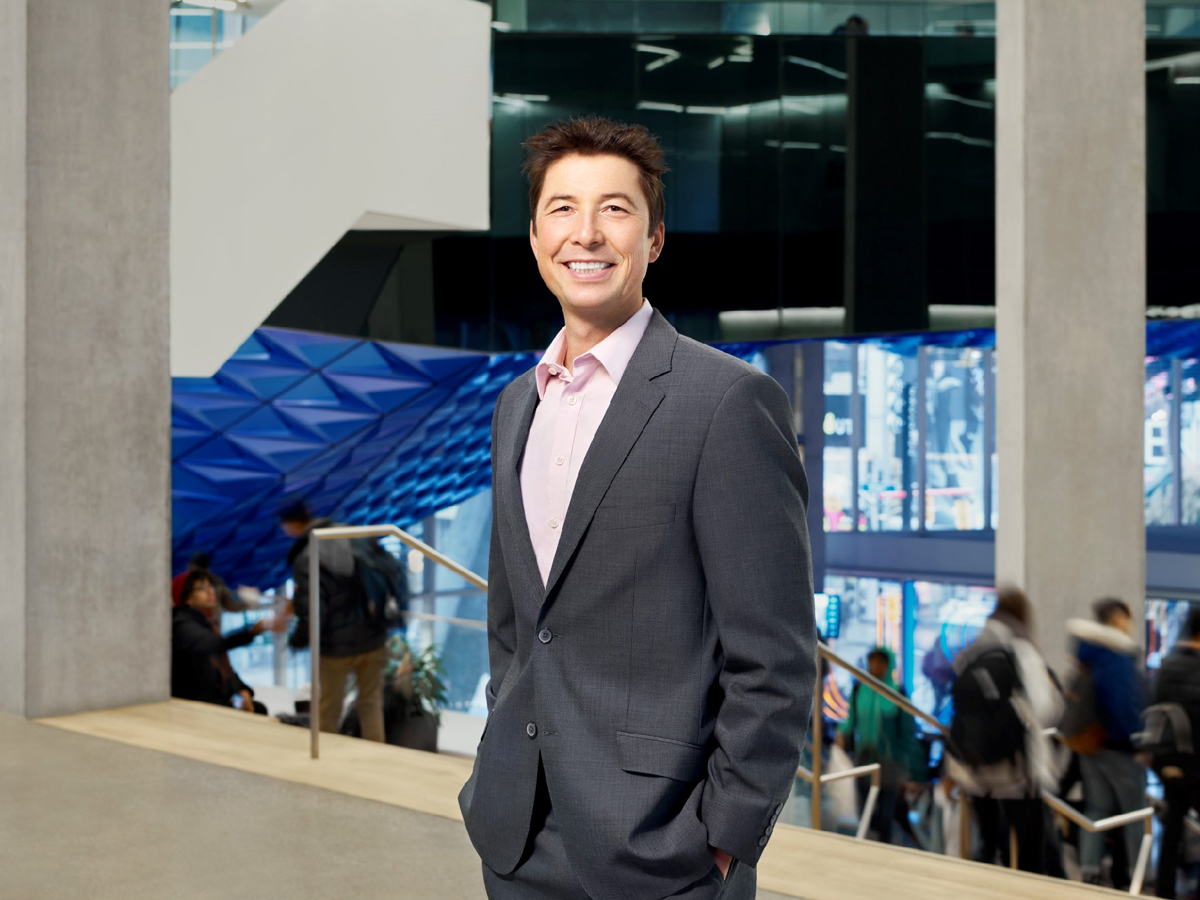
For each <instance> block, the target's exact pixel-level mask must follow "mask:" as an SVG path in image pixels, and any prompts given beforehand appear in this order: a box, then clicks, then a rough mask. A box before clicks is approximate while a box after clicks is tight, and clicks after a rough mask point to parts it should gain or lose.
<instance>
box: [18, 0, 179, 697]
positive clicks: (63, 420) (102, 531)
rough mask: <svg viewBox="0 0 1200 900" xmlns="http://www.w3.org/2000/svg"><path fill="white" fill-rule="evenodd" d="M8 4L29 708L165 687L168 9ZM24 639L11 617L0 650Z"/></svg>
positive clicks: (152, 3)
mask: <svg viewBox="0 0 1200 900" xmlns="http://www.w3.org/2000/svg"><path fill="white" fill-rule="evenodd" d="M4 3H5V6H4V8H5V9H7V10H8V11H9V12H8V15H10V16H11V15H13V14H14V13H13V11H14V10H15V9H16V8H17V7H23V12H24V14H25V16H26V18H25V22H24V28H23V29H21V28H17V29H15V30H13V31H10V30H9V29H5V28H3V27H0V33H2V34H4V35H5V37H4V38H3V40H4V42H5V43H6V44H7V43H10V42H18V41H19V42H20V43H22V44H23V51H24V56H25V66H24V83H23V85H22V84H20V83H19V82H20V79H19V78H13V77H5V78H4V81H3V82H0V83H2V84H3V86H4V92H3V93H0V111H2V112H0V115H2V116H3V118H4V120H5V123H6V125H11V124H13V115H12V110H13V109H14V108H16V106H17V105H19V104H24V106H25V115H24V117H23V121H18V122H16V123H15V125H16V127H15V135H13V134H12V133H11V130H10V129H8V128H6V133H8V134H9V137H10V139H11V140H13V141H20V142H22V143H23V144H24V147H23V153H24V157H25V158H24V166H23V171H17V172H15V173H13V172H10V170H11V169H13V167H12V166H11V165H3V164H2V163H3V162H5V161H7V160H8V159H9V157H10V156H12V151H11V150H10V151H7V152H6V154H5V156H4V157H3V158H2V159H0V173H9V176H10V177H9V180H16V178H17V177H19V176H22V175H23V177H24V186H25V191H26V196H25V202H24V203H23V204H22V203H20V202H19V198H18V197H16V196H15V195H12V194H10V192H9V191H8V190H7V189H6V190H5V193H4V194H3V195H2V197H3V201H2V203H0V223H3V225H4V226H6V234H7V227H8V226H11V227H13V228H14V231H13V236H11V237H6V239H5V243H4V244H3V245H2V246H4V247H5V248H6V249H8V248H9V247H15V246H17V245H19V244H23V260H21V261H20V262H19V263H17V264H16V265H17V266H23V268H24V279H23V280H24V286H23V287H24V295H23V302H22V301H21V300H20V299H16V300H11V301H10V299H9V298H8V296H7V295H6V297H5V300H4V312H3V320H2V321H3V322H4V324H5V325H6V326H8V327H11V328H12V329H14V330H16V331H17V334H16V336H15V338H14V339H13V343H14V345H15V344H22V343H23V347H22V348H21V349H20V350H19V351H17V352H15V353H14V354H13V355H12V356H11V358H10V354H9V352H8V350H9V345H8V344H6V345H5V354H4V366H5V368H6V374H8V370H12V371H16V370H17V369H20V370H21V371H20V373H19V374H20V375H21V376H22V378H23V384H20V383H19V382H20V379H17V380H15V381H10V380H9V379H8V378H5V379H4V381H3V383H0V398H3V399H2V400H0V403H2V404H3V407H2V408H3V412H4V415H5V419H6V421H5V426H6V429H5V430H7V426H8V424H9V422H10V421H15V422H16V423H17V429H18V430H20V429H21V420H22V419H23V430H24V434H23V436H22V438H18V439H16V440H14V439H13V438H12V437H11V436H10V437H9V438H7V439H6V440H5V443H4V445H3V452H4V454H5V455H4V456H3V457H2V458H0V464H4V468H5V470H6V471H5V474H4V479H5V480H4V482H3V484H4V495H3V500H0V503H2V504H3V511H4V512H8V511H10V510H15V509H19V508H20V507H21V506H23V507H24V510H23V515H21V516H20V517H19V518H17V519H16V520H15V522H12V521H11V520H9V519H7V518H6V519H5V520H4V521H5V528H4V530H3V537H0V563H2V564H4V569H3V571H4V572H5V599H4V601H3V605H2V606H0V610H2V611H3V612H2V613H0V614H2V615H3V616H4V622H5V624H7V623H8V622H9V621H16V620H17V619H23V641H24V647H23V654H24V661H23V672H19V673H17V676H16V678H15V679H14V680H15V681H17V682H20V683H21V688H20V690H19V691H18V690H17V689H16V688H14V687H10V686H9V685H7V684H6V685H5V686H4V688H3V690H4V693H3V694H2V695H0V704H2V706H0V708H3V709H5V710H8V711H13V712H17V713H21V714H24V715H27V716H29V717H37V716H47V715H58V714H63V713H70V712H76V711H80V710H85V709H97V708H104V707H111V706H118V705H124V704H131V703H137V702H144V701H150V700H157V699H163V698H165V697H166V696H167V695H168V691H169V683H168V682H169V660H170V637H169V634H170V631H169V600H168V599H167V598H168V594H167V588H168V583H169V578H170V570H169V541H170V508H169V495H170V490H169V488H170V483H169V480H170V469H169V466H170V374H169V366H168V359H167V356H168V342H169V330H168V325H169V295H168V277H169V276H168V243H167V241H168V203H169V190H170V183H169V171H170V170H169V142H168V128H169V124H168V123H169V106H168V103H169V94H168V89H167V84H168V80H167V76H168V72H167V63H168V42H169V26H168V23H169V18H168V8H167V5H166V4H163V3H159V2H156V0H116V2H112V3H106V4H87V3H83V4H81V3H78V2H75V0H36V2H33V0H29V2H27V3H24V4H19V3H14V2H11V0H4ZM2 24H4V23H3V20H0V25H2ZM17 24H20V23H17ZM5 56H6V57H7V54H5ZM0 65H3V66H5V67H6V71H7V67H8V64H7V63H3V64H0ZM3 177H4V175H3V174H0V178H3ZM22 219H23V222H22ZM18 255H19V254H18ZM12 269H13V265H12V264H10V263H6V264H5V265H3V266H0V278H4V281H3V282H0V283H3V284H5V285H6V286H7V285H8V284H9V282H12V281H13V277H12V275H11V271H12ZM20 293H21V292H20V289H19V287H18V289H17V291H16V292H15V294H14V296H16V295H19V294H20ZM6 340H7V339H6ZM21 356H23V359H18V357H21ZM22 443H23V446H21V444H22ZM10 524H12V525H14V526H15V527H8V526H9V525H10ZM22 532H23V533H22ZM21 556H23V558H24V563H23V565H24V573H25V578H24V584H23V586H22V588H17V589H13V588H12V587H11V585H12V582H11V579H10V575H11V569H10V568H9V565H11V564H13V561H14V560H18V559H19V557H21ZM16 565H17V567H18V569H19V568H20V566H21V563H20V562H19V561H18V562H17V563H16ZM5 630H6V631H7V629H5ZM21 640H22V638H21V637H18V638H16V639H15V640H14V639H13V638H12V637H11V636H9V635H7V634H6V636H5V638H4V644H3V649H4V651H6V655H7V651H8V650H9V649H10V645H11V646H15V645H16V644H18V643H20V642H21ZM3 665H4V666H5V668H4V669H3V670H0V671H4V672H5V674H6V675H12V674H13V673H12V672H11V671H10V670H11V669H12V668H13V666H12V665H11V664H9V663H6V664H3ZM5 680H7V679H5Z"/></svg>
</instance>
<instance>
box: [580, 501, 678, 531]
mask: <svg viewBox="0 0 1200 900" xmlns="http://www.w3.org/2000/svg"><path fill="white" fill-rule="evenodd" d="M674 521H675V504H674V503H659V504H657V505H654V506H601V507H599V508H598V509H597V510H596V514H595V516H593V517H592V527H593V528H595V529H599V530H606V529H609V528H643V527H645V526H647V525H669V524H670V523H671V522H674Z"/></svg>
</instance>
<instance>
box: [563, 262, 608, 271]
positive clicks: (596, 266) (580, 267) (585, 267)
mask: <svg viewBox="0 0 1200 900" xmlns="http://www.w3.org/2000/svg"><path fill="white" fill-rule="evenodd" d="M611 265H612V263H607V262H571V263H567V268H569V269H570V270H571V271H572V272H599V271H600V270H601V269H607V268H609V267H610V266H611Z"/></svg>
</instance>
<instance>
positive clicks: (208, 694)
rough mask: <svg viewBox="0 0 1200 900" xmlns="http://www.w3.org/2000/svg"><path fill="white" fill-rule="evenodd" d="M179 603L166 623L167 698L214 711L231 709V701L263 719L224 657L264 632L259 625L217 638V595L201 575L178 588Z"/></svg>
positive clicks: (209, 578)
mask: <svg viewBox="0 0 1200 900" xmlns="http://www.w3.org/2000/svg"><path fill="white" fill-rule="evenodd" d="M182 601H183V602H182V603H181V604H180V605H179V606H177V607H175V609H174V611H173V612H172V620H171V695H172V696H173V697H179V698H180V699H183V700H199V701H201V702H203V703H215V704H217V705H218V706H233V705H234V701H233V698H234V697H238V698H239V704H238V705H239V706H240V707H241V708H242V709H244V710H246V711H247V712H260V713H264V714H265V713H266V711H267V709H266V707H265V706H263V705H262V704H261V703H255V702H254V691H253V690H252V689H251V688H250V686H249V685H247V684H246V683H245V682H244V681H242V679H240V678H238V676H237V673H236V672H234V671H233V667H232V666H231V665H230V664H229V657H228V656H227V655H226V654H227V653H228V651H230V650H232V649H234V648H235V647H244V646H246V644H249V643H250V642H251V641H252V640H254V638H255V637H256V636H257V635H260V634H262V633H263V632H264V631H265V630H266V629H267V622H266V621H265V620H259V621H258V622H255V623H254V624H253V625H251V626H250V627H248V628H243V629H241V630H240V631H235V632H233V633H232V634H227V635H222V634H221V633H220V631H219V629H218V628H217V626H215V625H214V624H213V621H212V618H213V617H215V615H216V610H217V592H216V588H215V586H214V585H213V580H212V576H211V575H209V574H208V573H207V572H202V571H195V572H190V573H188V576H187V578H186V579H184V583H183V591H182Z"/></svg>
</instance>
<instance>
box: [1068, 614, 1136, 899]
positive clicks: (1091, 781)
mask: <svg viewBox="0 0 1200 900" xmlns="http://www.w3.org/2000/svg"><path fill="white" fill-rule="evenodd" d="M1092 612H1093V614H1094V616H1095V621H1089V620H1087V619H1072V620H1071V621H1069V622H1068V623H1067V634H1068V635H1069V636H1070V637H1071V639H1072V641H1073V643H1074V648H1073V656H1074V657H1075V662H1076V672H1075V675H1074V677H1073V678H1072V679H1071V680H1070V681H1069V682H1068V685H1067V691H1066V694H1067V710H1066V714H1065V715H1064V717H1063V726H1062V729H1061V731H1062V733H1063V737H1064V739H1065V740H1066V741H1067V743H1068V745H1069V746H1070V747H1071V749H1073V750H1074V751H1075V752H1076V753H1078V754H1079V768H1080V774H1081V775H1082V777H1083V795H1084V814H1085V815H1087V817H1088V818H1090V819H1092V820H1093V821H1095V820H1097V819H1103V818H1105V817H1106V816H1113V815H1117V814H1118V813H1126V812H1133V811H1134V810H1137V809H1142V808H1143V807H1145V806H1146V770H1145V769H1144V768H1143V767H1142V765H1141V763H1139V762H1138V760H1137V759H1136V758H1135V756H1134V754H1135V747H1134V735H1135V734H1136V733H1137V732H1138V731H1140V730H1141V718H1142V709H1143V708H1144V707H1145V685H1144V682H1143V678H1142V673H1141V665H1140V664H1139V662H1138V658H1139V655H1140V653H1141V651H1140V648H1139V647H1138V644H1137V642H1136V641H1135V640H1134V639H1133V638H1132V637H1131V636H1130V634H1131V631H1132V629H1133V614H1132V612H1131V610H1130V609H1129V605H1128V604H1127V603H1125V602H1124V601H1123V600H1116V599H1105V600H1100V601H1098V602H1097V603H1096V604H1095V605H1094V606H1093V607H1092ZM1115 834H1116V833H1114V836H1115ZM1119 834H1120V835H1121V837H1122V838H1123V841H1124V846H1125V850H1126V859H1127V860H1128V864H1129V865H1133V863H1134V862H1135V861H1136V860H1137V858H1138V852H1139V850H1140V849H1141V842H1142V834H1143V828H1142V825H1141V823H1139V822H1135V823H1133V824H1131V825H1127V826H1125V827H1124V828H1123V829H1121V831H1120V832H1119ZM1104 840H1105V835H1104V834H1101V833H1098V832H1091V831H1085V832H1084V833H1083V834H1082V835H1081V836H1080V839H1079V857H1080V858H1079V866H1080V869H1081V872H1082V874H1083V880H1084V881H1085V882H1088V883H1089V884H1099V882H1100V864H1101V861H1102V859H1103V856H1104ZM1113 880H1114V884H1118V883H1120V882H1121V881H1122V880H1123V879H1121V878H1120V877H1119V876H1118V877H1115V878H1114V879H1113Z"/></svg>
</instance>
